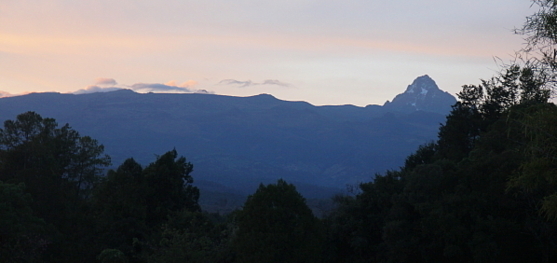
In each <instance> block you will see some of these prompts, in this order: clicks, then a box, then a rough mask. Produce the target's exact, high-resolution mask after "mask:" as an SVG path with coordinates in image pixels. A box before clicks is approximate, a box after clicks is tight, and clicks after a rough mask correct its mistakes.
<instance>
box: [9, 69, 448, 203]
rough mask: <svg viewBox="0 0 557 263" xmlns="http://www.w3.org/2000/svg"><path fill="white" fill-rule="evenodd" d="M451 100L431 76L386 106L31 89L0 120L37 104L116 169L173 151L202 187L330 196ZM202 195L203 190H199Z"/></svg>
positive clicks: (441, 116) (369, 171) (411, 142)
mask: <svg viewBox="0 0 557 263" xmlns="http://www.w3.org/2000/svg"><path fill="white" fill-rule="evenodd" d="M455 101H456V100H455V98H454V97H453V96H451V95H450V94H448V93H447V92H443V91H441V90H440V89H439V88H438V87H437V85H436V84H435V82H434V81H433V80H432V79H431V78H430V77H428V76H427V75H426V76H422V77H419V78H417V79H416V80H414V82H413V83H412V84H411V85H410V86H408V88H407V89H406V91H405V92H404V93H402V94H399V95H397V96H396V97H395V98H394V99H393V101H392V102H387V103H385V105H383V106H379V105H368V106H366V107H356V106H353V105H342V106H313V105H311V104H309V103H306V102H291V101H282V100H279V99H276V98H275V97H273V96H271V95H257V96H252V97H232V96H222V95H211V94H160V93H159V94H153V93H150V94H139V93H135V92H133V91H130V90H119V91H113V92H106V93H91V94H82V95H74V94H60V93H33V94H28V95H24V96H17V97H7V98H1V99H0V113H1V114H0V121H2V122H3V121H5V120H7V119H14V118H15V117H16V116H17V115H18V114H20V113H23V112H26V111H35V112H37V113H39V114H40V115H41V116H43V117H50V118H54V119H56V120H57V121H58V123H60V124H65V123H69V124H70V126H71V127H73V128H74V129H75V130H77V131H79V132H80V133H81V134H82V135H88V136H91V137H93V138H95V139H97V140H98V141H99V142H100V143H102V144H104V146H105V151H106V153H108V154H109V155H110V156H111V157H112V163H113V166H114V167H117V166H119V165H120V164H121V163H122V162H123V161H124V160H125V159H127V158H129V157H133V158H135V160H137V161H138V162H140V163H142V164H147V163H149V162H151V161H152V160H153V158H154V155H155V154H162V153H164V152H167V151H169V150H172V149H174V148H175V149H176V150H177V151H178V153H179V154H180V155H183V156H185V157H186V158H187V159H188V161H190V162H191V163H193V165H194V172H193V173H192V176H193V178H194V181H195V184H197V185H198V186H199V187H200V189H201V191H202V192H203V191H205V192H220V193H223V192H226V193H236V194H249V193H253V191H254V190H255V189H256V187H257V186H258V185H259V183H261V182H263V183H272V182H276V180H277V179H278V178H283V179H285V180H287V181H288V182H291V183H294V184H296V185H297V187H298V189H299V190H300V192H301V193H302V194H304V195H306V197H309V198H311V197H325V196H329V195H330V194H332V193H334V192H338V191H342V190H343V189H345V187H346V185H349V184H352V185H353V184H356V183H358V182H365V181H370V180H371V179H372V178H373V176H374V174H375V173H381V172H384V171H385V170H388V169H397V168H398V167H400V166H401V165H402V164H403V162H404V159H405V158H406V156H408V155H409V154H410V153H412V152H414V151H415V150H416V149H417V148H418V146H419V145H422V144H424V143H426V142H428V141H432V140H435V139H436V136H437V131H438V127H439V124H440V123H444V121H445V116H446V114H448V112H449V110H450V106H451V105H452V104H454V103H455ZM202 196H206V195H204V194H202Z"/></svg>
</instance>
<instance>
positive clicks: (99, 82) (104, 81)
mask: <svg viewBox="0 0 557 263" xmlns="http://www.w3.org/2000/svg"><path fill="white" fill-rule="evenodd" d="M117 84H118V82H116V80H114V79H111V78H97V79H95V85H99V86H101V85H102V86H105V85H106V86H114V85H117Z"/></svg>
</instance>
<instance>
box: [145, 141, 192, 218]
mask: <svg viewBox="0 0 557 263" xmlns="http://www.w3.org/2000/svg"><path fill="white" fill-rule="evenodd" d="M192 171H193V165H192V164H191V163H189V162H186V158H184V157H178V152H176V150H172V151H169V152H167V153H165V154H163V155H161V156H159V157H157V160H156V161H155V162H153V163H151V164H150V165H149V166H147V167H146V168H145V170H143V174H144V178H145V184H146V193H145V194H146V196H145V198H146V203H147V224H148V225H150V226H154V225H158V224H159V223H161V222H163V221H164V220H166V219H167V218H168V216H169V215H170V214H171V213H172V212H176V211H180V210H183V209H184V210H187V211H191V212H198V211H201V208H200V207H199V204H198V200H199V189H198V188H197V187H195V186H193V185H192V183H193V178H192V177H191V175H190V173H191V172H192Z"/></svg>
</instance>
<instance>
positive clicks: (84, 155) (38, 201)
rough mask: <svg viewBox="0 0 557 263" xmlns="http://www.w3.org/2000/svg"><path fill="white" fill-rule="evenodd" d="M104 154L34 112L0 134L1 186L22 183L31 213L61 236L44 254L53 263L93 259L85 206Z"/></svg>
mask: <svg viewBox="0 0 557 263" xmlns="http://www.w3.org/2000/svg"><path fill="white" fill-rule="evenodd" d="M103 151H104V147H103V146H102V145H100V144H98V142H97V141H96V140H94V139H92V138H90V137H87V136H80V134H79V133H78V132H77V131H75V130H73V129H72V128H71V127H70V126H69V125H68V124H66V125H64V126H62V127H58V124H57V123H56V121H55V120H54V119H52V118H43V117H41V116H40V115H39V114H37V113H35V112H26V113H22V114H20V115H18V116H17V117H16V119H15V120H7V121H5V122H4V128H3V129H0V180H3V181H5V182H6V183H14V184H19V183H24V184H25V186H26V187H25V192H27V193H29V194H30V195H31V198H32V199H33V200H34V201H33V202H32V203H31V204H30V205H31V209H32V210H33V211H34V212H35V213H36V215H37V216H38V217H40V218H42V219H44V220H45V221H46V222H47V223H49V224H52V225H53V226H54V227H55V228H56V230H57V231H58V232H59V235H58V236H57V238H56V239H54V238H53V239H54V241H53V242H52V244H50V245H49V246H48V247H47V251H46V252H45V254H47V255H48V256H47V257H49V258H50V260H52V261H57V262H68V261H71V260H72V259H75V258H76V257H77V256H78V255H80V256H81V257H88V256H89V254H90V253H94V252H92V251H90V246H87V245H85V242H86V241H85V240H87V239H88V238H91V235H90V231H91V229H92V227H91V225H90V223H91V221H90V219H88V217H87V216H88V215H87V210H88V208H87V205H88V196H89V192H90V189H92V187H93V186H94V184H95V182H96V181H97V180H98V179H99V178H100V176H101V174H102V173H103V169H104V167H106V166H108V165H109V164H110V158H109V157H108V156H107V155H104V154H103Z"/></svg>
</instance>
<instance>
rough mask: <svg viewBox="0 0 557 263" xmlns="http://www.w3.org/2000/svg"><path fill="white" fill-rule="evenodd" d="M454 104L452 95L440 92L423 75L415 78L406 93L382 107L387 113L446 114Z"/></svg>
mask: <svg viewBox="0 0 557 263" xmlns="http://www.w3.org/2000/svg"><path fill="white" fill-rule="evenodd" d="M455 103H456V99H455V97H453V95H451V94H449V93H448V92H446V91H442V90H440V89H439V87H438V86H437V84H436V83H435V81H434V80H433V79H431V78H430V77H429V76H428V75H424V76H421V77H418V78H416V79H415V80H414V82H412V84H410V85H409V86H408V88H406V91H405V92H404V93H401V94H398V95H397V96H396V97H395V98H394V99H393V101H392V102H389V101H387V102H385V104H384V105H383V107H384V108H385V109H386V110H388V111H399V112H412V111H417V110H421V111H430V112H437V113H441V114H446V113H447V112H449V111H450V109H451V106H452V105H453V104H455Z"/></svg>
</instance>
